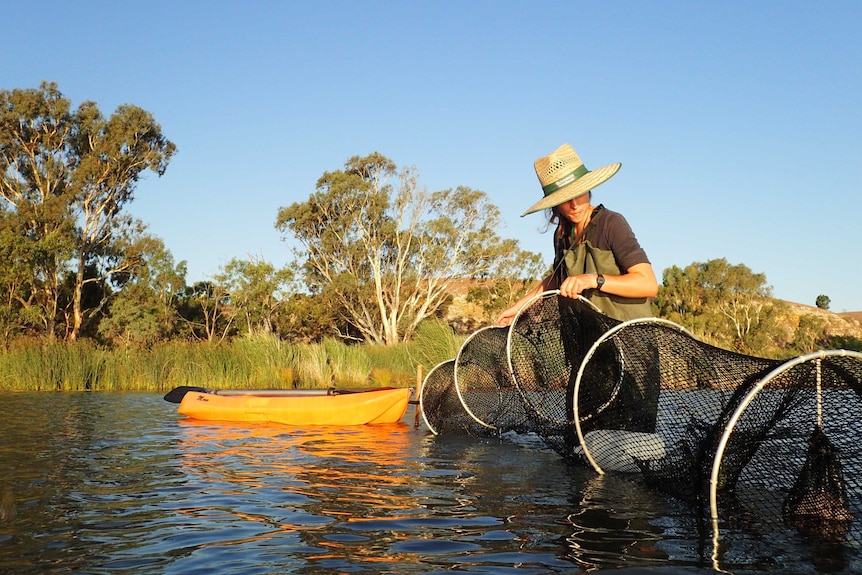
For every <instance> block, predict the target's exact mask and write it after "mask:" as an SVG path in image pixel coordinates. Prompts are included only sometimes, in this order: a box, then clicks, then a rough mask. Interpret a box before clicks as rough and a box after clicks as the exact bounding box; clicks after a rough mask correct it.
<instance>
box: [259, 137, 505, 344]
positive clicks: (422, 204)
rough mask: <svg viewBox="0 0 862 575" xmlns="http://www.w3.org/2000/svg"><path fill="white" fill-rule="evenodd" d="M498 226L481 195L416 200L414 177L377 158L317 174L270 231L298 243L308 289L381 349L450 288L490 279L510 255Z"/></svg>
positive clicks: (462, 192) (454, 193) (419, 194)
mask: <svg viewBox="0 0 862 575" xmlns="http://www.w3.org/2000/svg"><path fill="white" fill-rule="evenodd" d="M500 225H501V222H500V213H499V210H498V208H497V207H496V206H494V205H492V204H491V203H490V202H489V200H488V197H487V195H486V194H485V193H484V192H481V191H478V190H474V189H471V188H467V187H458V188H456V189H448V190H443V191H437V192H431V193H429V192H427V191H424V190H420V189H419V184H418V176H417V172H416V170H415V168H402V169H398V168H397V166H396V165H395V163H394V162H393V161H392V160H390V159H388V158H386V157H385V156H383V155H381V154H379V153H377V152H374V153H372V154H370V155H368V156H365V157H359V156H354V157H352V158H350V159H349V160H347V162H345V164H344V168H343V169H341V170H336V171H332V172H325V173H324V174H323V175H322V176H321V177H320V179H319V180H318V181H317V185H316V191H315V192H314V193H312V194H311V196H310V197H309V198H308V200H307V201H304V202H297V203H294V204H292V205H290V206H288V207H282V208H280V209H279V210H278V216H277V219H276V223H275V226H276V229H278V230H279V231H280V232H282V234H283V235H284V237H285V239H289V238H290V236H292V237H293V238H295V239H296V240H297V242H298V244H295V246H294V253H295V255H296V257H297V259H298V261H300V262H303V263H304V271H305V281H306V284H307V287H308V289H309V290H310V291H311V292H312V293H315V294H321V295H323V296H324V297H328V298H330V301H331V302H332V305H333V308H334V309H336V310H337V312H338V313H340V314H341V315H342V317H343V319H344V320H345V321H347V322H348V323H349V324H350V325H351V326H352V327H353V328H354V329H355V330H356V331H357V332H358V333H359V334H360V336H361V338H362V339H364V340H366V341H372V342H375V343H384V344H395V343H398V342H400V341H403V340H405V339H409V338H410V337H411V335H412V334H413V333H414V331H415V330H416V328H417V326H418V325H419V323H420V322H421V321H422V320H423V319H424V318H427V317H429V316H432V315H434V314H435V313H436V312H438V310H440V308H441V307H442V306H443V305H444V304H445V302H446V301H447V300H448V298H449V292H450V290H449V288H450V286H451V285H452V282H454V281H457V280H462V279H469V278H481V277H486V276H487V275H488V274H489V273H491V271H492V270H493V269H494V268H495V266H496V265H497V263H498V262H499V261H500V260H502V259H504V258H505V257H506V256H507V255H508V254H509V253H510V252H508V251H507V250H509V248H510V247H511V246H509V245H506V244H503V243H502V242H500V241H499V237H498V236H497V233H496V230H497V229H499V227H500ZM340 335H342V336H344V335H347V334H345V333H344V332H343V331H342V333H341V334H340Z"/></svg>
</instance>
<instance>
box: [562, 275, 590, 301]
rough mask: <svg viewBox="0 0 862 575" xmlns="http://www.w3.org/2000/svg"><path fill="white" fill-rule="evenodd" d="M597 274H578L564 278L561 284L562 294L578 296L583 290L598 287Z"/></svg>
mask: <svg viewBox="0 0 862 575" xmlns="http://www.w3.org/2000/svg"><path fill="white" fill-rule="evenodd" d="M596 277H597V276H596V274H578V275H576V276H569V277H567V278H566V279H565V280H563V284H562V285H561V286H560V295H561V296H563V297H570V298H576V297H578V296H579V295H580V294H581V292H582V291H584V290H588V289H594V288H595V287H596Z"/></svg>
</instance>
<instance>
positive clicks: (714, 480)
mask: <svg viewBox="0 0 862 575" xmlns="http://www.w3.org/2000/svg"><path fill="white" fill-rule="evenodd" d="M834 356H838V357H854V358H858V359H859V360H862V353H859V352H857V351H847V350H845V349H832V350H821V351H815V352H812V353H808V354H805V355H800V356H799V357H797V358H794V359H791V360H788V361H786V362H785V363H782V364H781V365H779V366H778V367H776V368H775V369H773V370H772V371H770V372H769V373H768V374H767V375H766V377H764V378H763V379H761V380H760V381H759V382H757V384H756V385H755V386H754V387H752V388H751V390H750V391H749V392H748V394H747V395H746V396H745V397H744V398H743V399H742V401H740V403H739V405H738V406H737V408H736V410H735V411H734V412H733V415H732V416H731V417H730V419H729V420H728V422H727V424H726V425H725V427H724V431H723V432H722V434H721V439H720V440H719V442H718V447H717V448H716V450H715V457H714V458H713V460H712V472H711V474H710V477H709V513H710V518H711V519H712V529H713V539H714V540H716V541H717V540H718V474H719V471H720V469H721V460H722V458H723V457H724V450H725V448H726V447H727V443H728V441H730V435H731V433H733V430H734V428H735V426H736V423H737V422H738V421H739V418H740V417H742V414H743V412H744V411H745V410H746V409H747V408H748V406H749V405H750V404H751V402H752V401H753V400H754V397H755V396H756V395H757V394H758V393H760V391H761V390H762V389H763V388H764V387H765V386H766V384H768V383H769V382H770V381H772V380H773V379H775V378H776V377H778V376H779V375H781V374H782V373H784V372H785V371H787V370H789V369H792V368H793V367H795V366H797V365H800V364H802V363H805V362H806V361H811V360H815V361H817V364H818V365H819V362H820V360H822V359H824V358H826V357H834Z"/></svg>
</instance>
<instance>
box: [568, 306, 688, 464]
mask: <svg viewBox="0 0 862 575" xmlns="http://www.w3.org/2000/svg"><path fill="white" fill-rule="evenodd" d="M643 324H658V325H666V326H668V327H671V328H673V329H675V330H677V331H679V332H680V333H683V334H685V335H687V336H688V337H691V338H692V339H696V338H695V337H694V335H692V333H691V332H689V331H688V330H687V329H686V328H684V327H683V326H681V325H679V324H678V323H674V322H672V321H670V320H667V319H663V318H660V317H643V318H636V319H630V320H628V321H624V322H622V323H620V324H617V325H615V326H614V327H612V328H611V329H609V330H608V331H606V332H605V333H603V334H602V335H601V337H599V339H597V340H596V342H595V343H594V344H593V345H592V347H590V349H589V351H587V353H586V355H585V356H584V359H583V361H582V362H581V365H580V366H579V367H578V373H577V376H576V377H575V389H574V392H573V394H572V404H573V405H572V413H573V414H574V419H575V421H574V424H575V432H576V433H577V435H578V442H579V443H580V444H581V448H582V449H583V450H584V452H583V453H584V456H585V457H586V458H587V461H588V462H589V464H590V466H592V468H593V469H595V470H596V472H597V473H599V474H600V475H603V474H604V470H603V469H602V468H601V466H600V465H599V464H598V463H597V462H596V460H595V459H593V456H592V454H591V453H590V449H589V447H587V442H586V440H585V439H584V434H583V431H581V421H586V420H588V419H590V418H591V417H593V416H594V415H596V414H598V413H600V412H601V411H602V410H604V409H605V408H607V406H608V405H610V404H611V402H613V400H614V398H615V397H616V394H617V393H618V392H619V388H620V385H622V375H620V379H619V380H618V381H617V385H616V388H615V389H614V393H613V394H611V398H610V399H609V400H608V401H607V402H605V404H604V405H602V406H601V407H599V409H598V410H597V411H596V413H593V414H588V415H587V416H585V418H582V417H581V416H580V415H579V414H578V392H579V391H580V388H581V378H582V377H583V375H584V369H585V368H586V366H587V364H588V363H589V361H590V358H592V356H593V355H594V354H595V353H596V351H597V350H598V349H599V346H600V345H602V343H604V342H605V341H607V340H609V339H611V338H612V337H614V336H615V335H616V334H617V333H619V332H620V331H622V330H623V329H625V328H627V327H630V326H633V325H643ZM620 356H622V353H620ZM620 367H621V370H620V373H621V374H622V371H623V369H624V368H625V359H624V358H622V357H621V358H620Z"/></svg>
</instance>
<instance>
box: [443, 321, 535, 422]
mask: <svg viewBox="0 0 862 575" xmlns="http://www.w3.org/2000/svg"><path fill="white" fill-rule="evenodd" d="M502 329H506V328H504V327H501V326H498V325H489V326H485V327H482V328H479V329H477V330H476V331H474V332H473V333H471V334H470V336H469V337H468V338H467V339H466V340H464V343H463V344H461V348H460V349H459V350H458V355H457V356H456V357H455V377H454V381H455V392H456V393H457V394H458V399H459V400H460V401H461V405H462V406H464V410H465V411H466V412H467V414H468V415H469V416H470V417H472V418H473V419H474V420H475V421H476V422H477V423H479V424H480V425H482V426H483V427H485V428H488V429H492V430H494V431H505V430H502V429H501V428H500V427H499V426H497V425H495V424H494V423H493V422H490V421H485V420H484V419H483V418H481V417H479V415H477V414H476V413H475V412H474V411H473V410H472V409H471V408H470V405H469V401H468V400H467V399H468V398H467V397H466V393H465V388H466V384H465V383H464V381H463V377H462V378H461V379H460V380H459V378H458V366H459V365H461V364H462V359H465V357H464V354H465V350H467V348H468V346H469V345H470V343H471V342H472V341H473V340H474V339H476V338H477V337H479V336H480V335H482V334H484V333H486V332H488V331H491V330H502ZM507 369H508V366H507ZM507 375H508V376H509V379H510V380H512V379H513V378H512V374H511V371H509V372H507ZM496 383H497V386H496V392H497V399H498V405H501V404H503V403H504V401H505V398H504V397H503V392H502V390H501V389H500V385H499V381H498V382H496ZM518 407H519V408H521V411H523V405H519V406H518ZM523 419H526V415H524V417H523V418H522V422H523Z"/></svg>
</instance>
